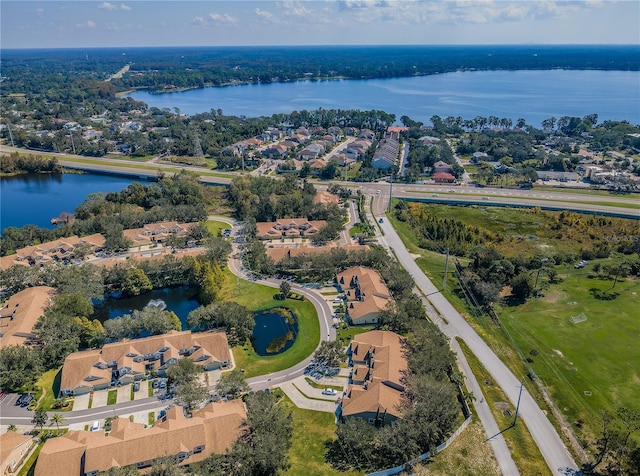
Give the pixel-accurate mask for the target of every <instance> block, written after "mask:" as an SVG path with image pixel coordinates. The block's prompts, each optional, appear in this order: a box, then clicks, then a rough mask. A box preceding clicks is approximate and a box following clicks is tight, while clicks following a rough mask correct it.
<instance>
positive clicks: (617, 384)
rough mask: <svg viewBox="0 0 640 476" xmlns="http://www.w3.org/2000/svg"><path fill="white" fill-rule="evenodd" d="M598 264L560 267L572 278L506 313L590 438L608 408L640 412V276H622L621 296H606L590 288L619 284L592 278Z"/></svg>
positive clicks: (521, 341)
mask: <svg viewBox="0 0 640 476" xmlns="http://www.w3.org/2000/svg"><path fill="white" fill-rule="evenodd" d="M590 266H592V265H589V266H588V267H587V268H584V269H581V270H575V269H573V268H570V272H569V273H567V274H565V272H566V268H565V269H560V268H559V267H557V270H558V271H559V273H560V274H561V276H562V277H563V278H565V280H564V282H562V283H560V284H557V285H555V286H553V287H551V288H550V289H548V290H546V291H544V293H543V295H542V296H541V297H540V298H539V299H530V300H529V301H528V302H526V303H525V304H522V305H520V306H518V307H505V308H503V309H501V310H500V313H499V314H500V317H501V320H502V323H503V325H504V326H505V327H506V328H507V329H508V330H509V332H510V333H511V335H512V337H513V338H514V340H515V341H516V342H517V344H518V345H519V346H520V348H521V349H522V351H523V353H524V354H525V355H527V357H529V358H530V359H532V361H533V362H532V363H531V368H532V369H533V370H534V371H535V373H536V374H537V375H538V376H539V377H540V378H541V379H542V381H543V382H545V384H546V386H547V388H548V390H549V391H550V393H551V395H552V397H553V399H554V401H555V402H556V403H557V404H558V406H559V407H560V409H561V411H562V412H563V414H564V415H565V416H566V418H567V419H568V421H569V423H570V424H571V425H573V426H574V429H576V430H577V432H578V435H579V436H580V437H581V439H582V440H583V441H584V440H585V439H588V438H593V436H594V432H595V431H597V429H598V426H599V422H600V419H601V416H602V411H603V410H605V409H606V410H607V411H609V412H610V413H615V409H616V407H618V406H626V407H629V408H633V409H635V410H636V411H640V404H639V403H638V401H639V400H638V388H639V387H638V382H639V381H640V346H638V344H637V339H638V335H640V321H639V320H638V304H639V303H640V298H639V297H638V294H640V281H637V280H636V281H631V280H627V281H623V282H618V283H617V285H616V288H615V290H616V291H617V292H619V293H620V295H619V296H618V297H617V298H616V299H615V300H613V301H602V300H598V299H595V298H594V297H593V296H592V295H591V293H590V292H589V289H590V288H599V289H602V290H606V289H609V288H611V286H612V284H613V283H612V282H611V281H605V280H600V279H592V278H589V277H588V269H589V267H590ZM567 276H568V277H567ZM582 312H583V313H584V314H585V315H586V316H587V320H586V321H585V322H580V323H578V324H572V323H571V322H570V318H571V316H577V315H578V314H580V313H582ZM580 427H581V428H580Z"/></svg>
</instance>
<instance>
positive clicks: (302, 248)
mask: <svg viewBox="0 0 640 476" xmlns="http://www.w3.org/2000/svg"><path fill="white" fill-rule="evenodd" d="M336 248H340V249H343V250H345V251H347V252H349V251H360V250H368V249H369V246H368V245H344V246H339V245H337V244H336V243H334V242H330V243H327V244H326V245H322V246H312V245H308V244H306V243H302V244H300V245H299V246H274V247H273V248H267V249H266V253H267V256H269V257H270V258H271V259H272V260H273V261H274V263H279V262H281V261H282V260H283V259H286V258H295V257H297V256H304V255H314V254H320V253H328V252H329V251H331V250H333V249H336Z"/></svg>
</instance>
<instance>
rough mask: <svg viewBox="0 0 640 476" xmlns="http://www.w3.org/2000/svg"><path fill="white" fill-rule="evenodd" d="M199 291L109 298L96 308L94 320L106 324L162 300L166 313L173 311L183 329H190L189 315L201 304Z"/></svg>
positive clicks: (160, 291)
mask: <svg viewBox="0 0 640 476" xmlns="http://www.w3.org/2000/svg"><path fill="white" fill-rule="evenodd" d="M197 294H198V290H197V289H196V288H189V287H185V286H182V287H178V288H163V289H154V290H153V291H150V292H148V293H145V294H143V295H141V296H134V297H129V298H122V299H115V298H107V299H105V300H104V301H103V303H102V305H100V306H96V307H95V310H94V314H93V316H92V317H91V318H92V319H98V320H99V321H100V322H104V321H106V320H107V319H113V318H114V317H122V316H124V315H125V314H132V313H133V310H134V309H135V310H138V311H141V310H142V309H144V307H145V306H146V305H148V304H149V301H151V300H152V299H162V300H163V301H164V302H165V304H166V305H167V307H166V308H165V311H173V312H174V313H175V314H176V316H178V317H179V318H180V322H182V329H188V328H189V327H188V326H187V317H188V316H189V313H190V312H191V311H193V310H194V309H196V308H198V307H199V306H200V304H199V303H198V300H197Z"/></svg>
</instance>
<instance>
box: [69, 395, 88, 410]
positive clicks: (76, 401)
mask: <svg viewBox="0 0 640 476" xmlns="http://www.w3.org/2000/svg"><path fill="white" fill-rule="evenodd" d="M90 396H91V394H90V393H85V394H84V395H77V396H75V397H74V398H73V410H74V411H75V410H86V409H87V408H89V397H90Z"/></svg>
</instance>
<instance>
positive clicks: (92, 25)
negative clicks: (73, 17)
mask: <svg viewBox="0 0 640 476" xmlns="http://www.w3.org/2000/svg"><path fill="white" fill-rule="evenodd" d="M95 27H96V24H95V22H93V21H91V20H87V21H86V22H85V23H76V28H77V29H79V30H82V29H86V28H95Z"/></svg>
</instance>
